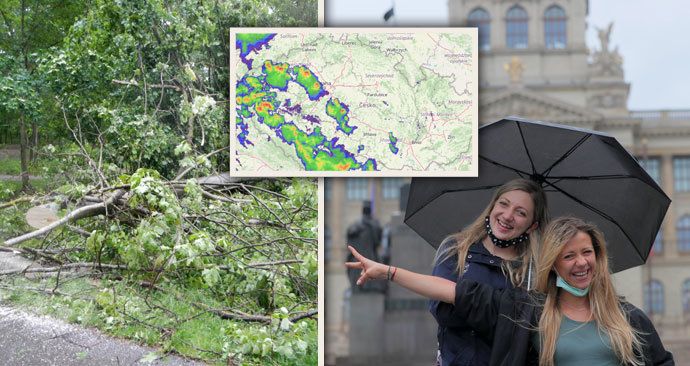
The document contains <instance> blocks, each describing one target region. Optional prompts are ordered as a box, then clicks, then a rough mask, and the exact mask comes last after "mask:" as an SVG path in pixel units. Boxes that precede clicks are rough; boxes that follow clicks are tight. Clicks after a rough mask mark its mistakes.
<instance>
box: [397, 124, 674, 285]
mask: <svg viewBox="0 0 690 366" xmlns="http://www.w3.org/2000/svg"><path fill="white" fill-rule="evenodd" d="M514 178H530V179H532V180H534V181H537V182H539V183H540V184H541V186H542V187H543V188H544V191H545V192H546V196H547V200H548V205H549V216H550V217H551V218H554V217H557V216H561V215H566V214H570V215H574V216H577V217H580V218H582V219H585V220H588V221H591V222H594V223H595V224H596V225H597V226H599V228H600V229H601V230H602V231H603V232H604V234H605V236H606V241H607V243H608V253H609V257H610V264H611V268H612V270H613V271H614V272H618V271H622V270H625V269H628V268H632V267H635V266H638V265H641V264H644V263H645V261H646V260H647V256H648V255H649V251H650V249H651V247H652V244H653V243H654V238H655V237H656V234H657V231H659V227H660V226H661V222H662V221H663V219H664V215H666V210H667V209H668V206H669V204H670V203H671V200H670V199H669V198H668V196H666V194H665V193H664V192H663V191H662V190H661V188H659V186H658V185H657V184H656V182H655V181H654V180H653V179H652V178H651V177H650V176H649V174H647V172H645V171H644V169H643V168H642V167H641V166H640V165H639V164H638V163H637V161H636V160H635V158H634V157H632V156H631V155H630V154H629V153H628V152H627V151H626V150H625V149H624V148H623V147H622V146H621V145H620V143H618V141H616V139H615V138H613V137H612V136H610V135H607V134H605V133H601V132H597V131H591V130H586V129H581V128H575V127H569V126H563V125H557V124H550V123H544V122H535V121H529V120H525V119H522V118H515V117H509V118H507V119H503V120H500V121H498V122H494V123H492V124H488V125H486V126H483V127H481V128H479V177H477V178H413V179H412V184H411V186H410V194H409V197H408V202H407V209H406V213H405V223H406V224H407V225H408V226H410V227H411V228H412V229H413V230H414V231H416V232H417V233H418V234H419V235H421V236H422V238H424V239H425V240H426V241H427V242H429V243H430V244H431V245H433V246H434V247H438V245H439V243H440V242H441V241H442V240H443V238H445V237H446V236H447V235H448V234H451V233H453V232H457V231H459V230H461V229H462V228H463V227H464V226H466V225H467V224H469V223H470V222H472V220H474V219H475V218H476V217H477V216H478V215H479V214H480V213H481V211H482V210H483V209H484V208H485V207H486V205H487V204H488V203H489V201H490V199H491V195H492V194H493V191H494V190H495V189H496V188H497V187H498V186H500V185H502V184H503V183H505V182H507V181H509V180H511V179H514Z"/></svg>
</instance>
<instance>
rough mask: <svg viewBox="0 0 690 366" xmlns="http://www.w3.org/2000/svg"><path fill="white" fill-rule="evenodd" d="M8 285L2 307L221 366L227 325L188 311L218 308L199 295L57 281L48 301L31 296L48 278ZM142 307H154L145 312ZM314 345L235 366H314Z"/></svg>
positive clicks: (46, 286)
mask: <svg viewBox="0 0 690 366" xmlns="http://www.w3.org/2000/svg"><path fill="white" fill-rule="evenodd" d="M8 282H10V281H7V278H5V279H3V282H2V283H0V303H8V304H11V305H13V306H16V307H20V308H24V309H27V310H28V311H31V312H33V313H38V314H41V315H50V316H53V317H55V318H58V319H62V320H65V321H68V322H70V323H76V324H80V325H83V326H86V327H95V328H98V329H100V330H101V331H104V332H106V333H108V334H110V335H113V336H115V337H120V338H126V339H131V340H135V341H137V342H138V343H141V344H145V345H148V346H155V347H160V348H161V349H162V350H163V351H166V352H167V351H174V352H175V353H178V354H180V355H183V356H186V357H191V358H195V359H200V360H203V361H205V362H208V363H210V364H211V365H227V359H226V358H225V357H224V354H225V353H224V351H223V345H224V343H225V342H226V341H227V335H226V332H225V329H226V328H227V327H229V325H230V323H232V322H233V321H231V320H224V319H221V318H219V317H218V316H215V315H213V314H210V313H208V312H203V311H200V310H199V309H198V308H196V307H194V306H193V305H191V304H192V303H193V302H197V303H199V302H201V303H204V304H206V305H208V306H212V307H218V308H220V307H221V305H220V304H218V303H217V301H216V300H214V299H213V298H211V297H209V296H207V295H206V294H205V293H204V292H203V291H201V290H189V289H187V290H185V291H184V292H180V288H179V287H177V288H175V287H174V286H172V285H166V284H161V287H162V289H163V291H151V292H149V290H147V289H143V288H141V287H138V285H137V284H136V283H129V282H128V281H127V280H122V281H114V280H107V279H105V280H99V279H93V278H78V279H73V280H68V281H65V280H62V281H61V285H60V287H59V292H60V293H61V294H62V295H51V294H48V293H46V292H45V291H36V290H38V289H40V290H51V289H52V288H53V287H54V286H55V280H54V279H53V278H49V279H43V280H28V279H25V278H14V279H13V281H11V282H12V285H11V286H8ZM30 289H34V290H30ZM174 293H178V295H177V296H181V297H182V299H179V298H178V297H176V296H175V295H174ZM181 300H182V301H181ZM148 304H155V306H153V307H149V305H148ZM162 308H165V309H166V310H163V309H162ZM307 321H310V320H307ZM237 324H239V326H241V327H246V326H251V325H250V324H248V323H237ZM313 328H314V333H313V339H314V340H316V337H317V334H316V327H315V326H314V327H313ZM315 344H316V342H315V341H314V345H313V346H310V350H309V352H308V353H307V354H306V355H303V356H302V357H299V358H296V359H287V358H284V357H282V356H280V355H274V357H272V360H267V359H263V358H261V357H254V356H251V355H249V356H245V357H244V360H243V362H242V363H241V364H242V365H270V364H274V365H294V366H297V365H316V364H317V360H318V353H317V348H316V345H315Z"/></svg>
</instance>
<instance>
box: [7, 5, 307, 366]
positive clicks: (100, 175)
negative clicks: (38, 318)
mask: <svg viewBox="0 0 690 366" xmlns="http://www.w3.org/2000/svg"><path fill="white" fill-rule="evenodd" d="M61 4H64V6H61ZM316 4H317V1H316V0H292V1H288V2H282V1H274V0H263V1H259V0H234V1H199V0H172V1H163V0H145V1H122V0H116V1H111V0H90V1H83V0H82V1H76V0H72V1H67V2H64V1H63V2H61V1H51V0H48V1H40V2H39V1H29V0H10V1H7V2H3V3H2V4H1V5H0V13H2V14H0V15H2V17H3V18H4V19H3V22H4V25H3V26H6V28H2V27H3V26H0V30H2V32H0V34H1V35H0V46H1V47H0V71H2V73H1V74H0V118H4V119H6V120H12V121H19V120H21V121H24V120H26V121H27V122H30V123H37V124H36V126H37V127H35V128H39V129H40V130H41V134H40V135H41V136H47V137H48V138H49V140H50V141H51V144H44V145H43V146H34V152H35V153H36V154H37V156H38V160H37V161H36V162H35V163H34V167H33V168H32V169H33V170H35V171H36V173H35V174H41V175H42V176H44V177H46V178H47V179H46V182H47V185H48V186H47V187H45V188H44V189H42V190H41V192H40V194H37V195H35V196H32V197H31V199H32V200H33V201H32V203H31V204H29V203H28V202H24V203H22V204H19V205H14V206H12V207H6V208H0V230H2V232H0V234H2V235H0V236H1V237H2V240H7V239H10V238H12V237H15V236H17V235H19V234H22V233H26V232H28V231H29V230H30V229H29V228H28V227H26V226H25V224H24V223H23V215H24V213H25V210H26V209H28V208H29V207H30V206H31V205H33V204H36V203H50V202H53V203H55V204H57V206H59V207H61V211H60V216H66V215H71V214H73V213H75V212H86V213H84V214H80V215H79V216H78V217H77V218H75V219H73V220H72V221H70V222H69V223H67V222H64V223H62V224H61V225H60V226H59V227H57V228H56V229H54V230H53V231H52V232H50V233H49V234H47V235H45V236H42V237H38V236H37V237H31V238H28V239H25V240H23V241H22V243H21V245H20V247H19V249H18V250H21V251H23V252H24V254H25V255H27V256H29V257H31V258H33V259H35V260H37V261H39V262H40V264H42V265H44V266H46V267H50V266H53V267H56V268H65V269H64V270H62V269H61V270H60V271H59V272H58V273H60V274H59V275H56V276H55V277H49V278H47V279H44V280H40V281H39V280H34V281H31V282H29V284H27V286H39V287H40V288H42V289H44V290H48V289H49V290H50V291H51V293H54V294H60V295H61V296H62V297H57V298H51V299H50V300H47V299H44V300H43V301H47V302H48V303H49V304H50V305H47V306H46V311H48V312H54V313H56V314H66V316H67V317H68V318H69V319H70V320H72V321H75V322H79V323H83V324H88V325H96V326H99V327H101V328H103V329H106V330H108V331H110V332H112V333H114V334H117V335H122V336H126V337H130V338H134V339H137V340H140V341H142V342H145V343H150V344H159V345H161V346H162V347H163V348H164V349H165V350H172V349H174V350H177V351H180V352H185V353H186V354H189V355H192V356H194V357H200V358H204V359H207V360H224V359H227V358H232V359H234V360H235V361H237V362H242V363H245V364H267V362H268V364H270V363H275V364H285V363H293V364H305V363H315V362H316V361H315V360H316V356H315V355H316V348H317V346H316V324H315V321H314V318H313V316H314V315H315V309H316V303H317V266H318V265H317V259H316V252H317V244H316V233H317V221H316V205H317V203H316V183H315V181H314V180H299V179H294V180H290V179H278V180H245V181H236V180H232V179H230V180H229V179H226V178H224V177H223V176H222V175H221V174H220V172H223V171H224V170H226V169H227V166H228V165H229V164H228V163H229V161H228V158H229V154H227V145H228V125H229V122H228V111H227V108H228V103H227V100H228V93H229V85H228V80H229V78H228V74H229V71H228V64H229V60H228V55H229V45H228V42H229V27H231V26H297V25H302V26H315V25H316V15H317V10H316V9H317V8H316V7H317V5H316ZM22 16H23V17H24V18H22ZM21 19H24V20H25V21H26V22H25V23H23V24H25V25H32V27H33V28H31V29H33V31H32V32H25V33H21V32H19V31H13V29H19V28H17V27H16V24H20V23H21V22H20V23H17V22H18V21H21ZM39 20H42V21H45V23H46V24H45V25H40V24H39V23H38V21H39ZM0 23H2V22H0ZM8 24H9V25H8ZM27 29H28V28H27ZM18 40H19V41H18ZM21 45H25V46H26V47H22V46H21ZM20 56H21V57H20ZM39 122H40V123H39ZM22 165H24V164H22ZM22 170H26V169H24V168H22ZM209 176H211V177H209ZM10 188H12V189H11V190H10ZM15 191H16V190H15V189H14V187H12V186H10V185H9V184H3V185H0V200H9V199H16V198H17V197H16V196H15V193H14V192H15ZM25 198H27V200H28V199H29V197H25ZM85 209H86V211H84V210H85ZM80 210H81V211H80ZM84 263H87V264H88V265H87V266H86V267H84V268H86V269H83V270H82V271H86V273H87V274H88V275H89V276H90V279H84V278H82V277H83V273H82V272H78V271H77V272H74V271H70V270H68V269H67V268H68V267H67V266H68V265H70V264H73V265H77V264H84ZM60 266H63V267H60ZM18 275H21V274H18ZM0 279H2V275H0ZM90 281H96V282H97V283H98V285H90ZM0 291H3V290H1V289H0ZM5 291H10V294H11V297H13V298H16V299H17V301H18V302H21V299H25V300H26V301H29V300H28V299H29V298H31V300H30V301H31V302H37V301H38V302H40V300H36V296H38V295H36V294H34V293H31V295H29V293H26V292H22V291H21V290H20V289H17V288H11V289H9V290H7V289H6V290H5ZM76 294H81V295H76ZM29 303H30V302H29ZM51 309H52V310H51ZM66 309H70V310H69V311H67V310H66ZM200 314H202V315H200ZM204 326H211V327H214V329H216V330H217V331H216V332H215V333H213V332H208V331H207V330H204ZM209 333H213V334H209ZM258 340H260V341H261V342H260V347H259V348H258V349H257V348H256V347H255V345H256V344H259V343H257V341H258ZM267 356H268V357H269V358H270V360H269V361H266V359H265V357H267Z"/></svg>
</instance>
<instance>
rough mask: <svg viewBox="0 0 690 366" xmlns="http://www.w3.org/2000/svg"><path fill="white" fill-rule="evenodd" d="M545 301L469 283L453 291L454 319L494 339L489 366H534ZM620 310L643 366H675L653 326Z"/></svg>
mask: <svg viewBox="0 0 690 366" xmlns="http://www.w3.org/2000/svg"><path fill="white" fill-rule="evenodd" d="M543 303H544V297H543V296H540V295H536V294H530V293H528V292H526V291H524V290H521V289H502V290H499V289H494V288H492V287H491V286H487V285H484V284H481V283H478V282H475V281H471V280H461V281H458V283H457V285H456V287H455V308H454V316H456V317H457V319H462V320H464V321H465V322H466V325H467V326H468V327H472V328H474V329H475V330H476V331H477V332H478V333H481V334H482V335H483V336H484V337H486V338H488V339H493V344H492V348H491V360H490V362H489V364H490V365H537V364H538V361H539V355H538V353H537V350H536V349H534V348H533V347H532V345H531V342H530V335H531V332H532V331H535V329H536V325H537V324H538V323H539V316H540V314H541V309H542V306H543ZM621 306H622V308H623V310H624V311H625V313H626V315H627V316H628V318H629V320H630V325H632V327H633V329H635V330H637V331H639V332H640V336H641V337H642V341H643V354H644V356H645V358H644V360H645V365H649V366H662V365H663V366H670V365H675V363H674V361H673V356H672V355H671V353H670V352H668V351H666V349H665V348H664V345H663V344H662V343H661V339H660V338H659V335H658V334H657V332H656V329H655V328H654V325H653V324H652V322H651V321H650V320H649V318H647V316H646V315H645V314H644V312H642V311H641V310H640V309H638V308H636V307H635V306H633V305H632V304H629V303H627V302H621Z"/></svg>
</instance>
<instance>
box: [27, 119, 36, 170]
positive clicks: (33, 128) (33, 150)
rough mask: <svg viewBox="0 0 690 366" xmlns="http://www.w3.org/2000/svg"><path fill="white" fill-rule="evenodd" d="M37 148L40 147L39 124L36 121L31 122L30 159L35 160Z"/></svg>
mask: <svg viewBox="0 0 690 366" xmlns="http://www.w3.org/2000/svg"><path fill="white" fill-rule="evenodd" d="M36 149H38V124H37V123H36V122H32V123H31V144H30V149H29V161H31V162H33V161H35V160H36Z"/></svg>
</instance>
